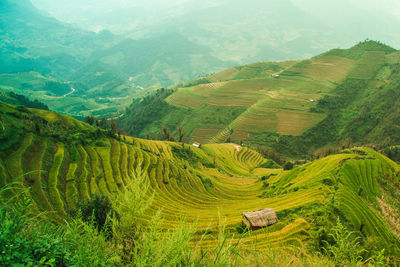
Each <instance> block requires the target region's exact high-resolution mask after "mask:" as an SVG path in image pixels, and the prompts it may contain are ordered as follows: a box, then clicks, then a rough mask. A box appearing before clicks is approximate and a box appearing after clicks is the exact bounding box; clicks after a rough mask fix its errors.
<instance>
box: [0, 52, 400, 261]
mask: <svg viewBox="0 0 400 267" xmlns="http://www.w3.org/2000/svg"><path fill="white" fill-rule="evenodd" d="M329 58H330V59H332V58H331V57H329ZM342 61H343V62H342V64H344V65H346V66H348V65H351V64H353V63H354V62H352V63H351V62H350V61H348V60H342ZM235 73H236V72H235ZM226 75H228V74H226ZM229 75H238V74H237V73H236V74H232V73H231V74H229ZM338 77H339V78H340V77H343V74H337V75H335V77H333V78H332V79H336V78H337V79H338ZM290 79H291V78H289V77H288V78H283V79H282V80H279V84H282V83H285V82H288V81H289V80H290ZM271 83H276V82H275V80H272V79H271ZM317 83H318V82H317ZM276 86H278V87H279V86H280V85H278V84H277V85H276ZM222 87H223V85H222V86H221V88H222ZM185 90H186V89H185ZM191 90H192V89H191ZM193 90H194V89H193ZM221 90H222V89H221ZM186 92H189V91H187V90H186ZM285 92H287V91H285ZM281 93H283V92H281ZM310 97H311V96H310ZM313 97H314V96H313ZM172 99H175V100H174V101H178V99H179V97H177V98H172ZM172 99H170V100H171V101H172ZM272 99H273V97H271V98H268V99H263V100H262V101H264V100H265V101H272ZM275 99H276V98H275ZM207 101H209V100H207ZM252 101H253V100H252ZM175 103H177V102H175ZM0 118H1V122H2V125H1V126H2V128H1V129H0V130H1V132H0V151H1V154H0V155H1V156H0V186H1V187H3V188H4V187H5V186H7V185H10V184H14V183H16V182H18V183H17V187H16V188H15V189H13V190H12V191H11V192H12V194H17V193H16V192H17V191H18V190H22V188H27V189H29V191H28V192H29V197H30V198H31V199H32V200H33V202H32V206H31V211H32V212H33V214H46V215H44V216H49V218H51V219H52V220H53V221H55V222H58V223H62V222H63V221H64V220H68V218H71V217H73V216H74V215H73V214H76V212H77V210H78V209H79V207H81V204H82V203H85V202H87V201H89V200H90V199H91V198H94V197H95V196H96V195H97V196H100V195H102V196H107V197H108V198H109V199H110V200H111V202H113V201H114V202H118V201H121V198H119V196H121V195H122V196H123V195H124V194H125V193H126V192H127V190H128V189H127V188H129V187H130V185H131V184H132V183H133V184H135V181H137V180H138V179H139V180H140V179H142V181H143V184H142V185H138V186H140V188H144V189H143V190H142V193H144V194H143V195H141V199H142V200H143V201H144V200H146V199H147V200H150V199H152V201H151V202H150V201H149V202H148V205H149V207H148V208H147V209H146V210H145V211H144V212H143V214H142V215H141V218H140V220H144V221H152V222H154V221H153V220H154V216H155V214H158V215H157V216H161V217H162V218H163V220H162V221H161V225H160V227H161V229H163V230H162V233H164V234H166V233H168V231H172V230H173V229H175V228H177V227H179V226H180V225H181V224H182V221H185V223H187V224H189V225H192V226H193V227H194V234H193V235H192V236H191V238H190V242H189V243H188V246H189V247H192V248H193V249H197V251H201V252H199V253H201V255H203V252H204V251H207V250H209V251H215V249H217V251H219V252H221V251H222V250H223V248H224V247H226V246H230V247H234V248H235V249H237V250H239V251H253V252H254V251H258V252H260V253H261V254H262V253H263V251H270V250H271V249H272V250H276V251H297V250H299V249H300V250H304V249H306V250H308V251H313V252H317V251H319V252H320V253H323V255H325V256H321V257H328V256H329V255H330V254H329V252H328V251H330V250H329V248H330V246H333V245H334V244H335V242H334V240H333V239H332V236H331V235H330V232H329V231H330V229H331V228H334V227H335V225H337V220H338V218H339V220H340V222H341V224H340V225H342V224H343V225H344V226H345V227H346V229H350V230H351V231H353V234H354V235H355V236H357V238H358V240H360V242H361V244H362V246H363V248H365V251H364V252H362V253H361V254H360V255H359V256H360V257H362V259H363V261H365V260H367V259H369V260H368V262H369V263H373V262H374V260H376V259H377V257H375V256H374V255H375V254H373V253H377V252H382V253H383V254H382V255H384V256H386V257H387V259H389V260H388V261H390V263H391V264H399V263H400V258H399V255H400V239H399V237H400V229H399V227H398V225H399V222H400V219H399V210H400V204H399V196H400V192H399V187H398V186H399V177H400V166H399V165H398V164H397V163H395V162H393V161H392V160H390V159H388V158H387V157H385V156H383V155H382V154H380V153H378V152H375V151H374V150H372V149H368V148H362V147H360V148H353V149H347V150H343V151H341V152H340V153H338V154H333V155H330V156H328V157H325V158H321V159H318V160H316V161H313V162H309V163H306V164H304V165H300V166H296V167H295V168H294V169H292V170H286V171H284V170H282V169H268V168H265V166H267V165H268V164H266V163H267V162H269V161H270V160H268V159H265V158H263V157H262V156H261V155H260V154H259V153H257V152H255V151H253V150H251V149H248V148H246V147H240V146H238V145H235V144H231V143H225V144H206V145H202V146H201V147H200V148H196V147H193V146H192V145H189V144H183V143H175V142H167V141H151V140H144V139H139V138H132V137H129V136H120V137H118V136H117V135H114V134H112V133H110V132H109V131H106V130H102V129H100V128H97V127H93V126H90V125H88V124H86V123H83V122H80V121H77V120H75V119H72V118H69V117H66V116H63V115H59V114H57V113H52V112H49V111H44V110H36V109H26V108H23V107H16V106H12V105H8V104H4V103H1V102H0ZM140 177H142V178H140ZM22 185H23V186H22ZM132 199H133V198H132ZM128 201H129V199H128ZM132 205H134V203H133V204H132ZM137 208H138V207H137ZM262 208H273V209H274V210H275V211H276V214H277V217H278V219H279V221H278V223H276V224H274V225H271V226H269V227H266V228H262V229H258V230H252V231H247V229H244V228H243V226H242V224H241V222H242V215H241V214H242V213H243V212H246V211H256V210H259V209H262ZM159 212H160V213H159ZM124 215H125V213H120V214H119V216H120V217H121V221H122V220H123V218H124ZM221 233H223V234H224V236H225V237H226V239H224V240H223V241H221V238H220V235H221ZM226 240H227V241H226ZM324 248H325V251H324ZM248 253H250V252H248ZM324 253H325V254H324ZM178 254H179V253H178ZM210 255H211V254H210ZM219 255H220V254H219V253H218V252H217V256H216V259H215V261H214V264H217V263H218V262H219V261H218V260H217V259H218V257H219ZM382 255H381V256H382ZM207 257H208V256H204V255H203V256H202V257H201V258H202V259H203V260H205V259H206V258H207ZM321 261H322V259H321ZM327 261H328V262H326V263H322V262H319V264H321V266H323V265H325V264H328V265H329V264H331V265H332V264H333V265H334V261H330V260H329V259H327ZM199 262H200V263H201V260H200V261H199ZM228 262H229V261H228ZM336 262H340V260H339V261H336ZM344 262H345V261H344ZM368 262H366V263H365V264H368ZM180 264H183V265H185V263H182V262H181V263H180ZM201 264H204V262H203V263H201ZM230 264H234V263H233V262H230ZM310 264H312V263H310ZM173 265H179V264H176V263H175V264H173ZM217 265H218V264H217Z"/></svg>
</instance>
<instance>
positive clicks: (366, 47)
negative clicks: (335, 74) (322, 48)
mask: <svg viewBox="0 0 400 267" xmlns="http://www.w3.org/2000/svg"><path fill="white" fill-rule="evenodd" d="M366 51H382V52H384V53H385V54H389V53H391V52H395V51H396V50H395V49H394V48H392V47H390V46H388V45H386V44H384V43H381V42H379V41H373V40H365V41H363V42H359V43H358V44H357V45H355V46H353V47H352V48H350V49H333V50H331V51H329V52H327V53H325V55H333V56H341V57H346V58H350V59H356V60H357V59H361V57H362V56H363V55H364V53H365V52H366Z"/></svg>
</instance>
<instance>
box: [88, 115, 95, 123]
mask: <svg viewBox="0 0 400 267" xmlns="http://www.w3.org/2000/svg"><path fill="white" fill-rule="evenodd" d="M86 122H87V123H89V124H90V125H93V124H94V123H95V122H96V118H95V117H93V116H87V117H86Z"/></svg>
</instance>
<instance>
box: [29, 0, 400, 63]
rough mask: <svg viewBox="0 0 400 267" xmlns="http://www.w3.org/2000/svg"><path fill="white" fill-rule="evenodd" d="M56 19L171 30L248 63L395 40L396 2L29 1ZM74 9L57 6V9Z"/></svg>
mask: <svg viewBox="0 0 400 267" xmlns="http://www.w3.org/2000/svg"><path fill="white" fill-rule="evenodd" d="M34 2H35V4H36V5H37V6H39V7H41V8H43V9H45V10H48V11H49V12H51V13H52V14H54V15H55V16H56V17H58V18H60V19H61V20H63V21H64V20H65V21H70V22H72V21H73V22H74V23H76V24H77V25H81V26H82V27H87V28H90V29H110V30H112V31H115V32H118V33H121V34H125V35H126V34H129V36H131V37H133V38H134V39H142V38H143V37H146V38H151V37H154V36H157V35H162V34H165V32H169V31H171V29H173V31H175V32H176V31H177V32H178V33H180V34H182V35H183V36H184V37H186V38H188V39H190V40H191V41H193V42H194V43H196V44H197V45H202V46H205V47H207V48H208V49H210V50H211V51H212V52H213V54H212V55H213V56H215V57H217V58H218V59H220V60H223V61H226V60H228V61H234V62H235V65H237V64H248V63H250V62H254V61H282V60H286V59H303V58H309V57H311V56H314V55H316V54H319V53H322V52H324V51H327V50H329V49H332V48H336V47H349V46H351V45H352V44H354V43H356V42H357V41H359V40H364V39H366V38H372V39H376V40H382V41H384V42H385V43H389V44H391V45H392V46H396V45H397V44H398V43H399V42H400V36H399V35H398V31H397V30H396V29H397V28H399V27H400V20H399V19H398V17H399V16H398V12H399V10H400V5H399V4H398V3H397V2H396V1H394V0H387V1H385V2H384V4H382V3H379V2H376V1H358V0H337V1H332V0H331V1H317V0H307V1H304V0H283V1H265V0H264V1H262V0H250V1H236V0H205V1H201V3H200V2H198V1H195V0H184V1H172V0H165V1H162V2H160V1H156V0H146V1H144V0H137V1H124V0H115V1H113V2H112V4H111V3H110V2H109V1H106V0H98V1H94V0H84V1H76V0H74V1H68V2H64V3H59V2H55V1H51V0H34ZM77 5H79V6H80V9H79V10H78V11H76V12H60V10H61V8H65V9H66V10H74V9H75V7H76V6H77Z"/></svg>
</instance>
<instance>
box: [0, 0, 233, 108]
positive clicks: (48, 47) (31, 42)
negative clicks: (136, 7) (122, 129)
mask: <svg viewBox="0 0 400 267" xmlns="http://www.w3.org/2000/svg"><path fill="white" fill-rule="evenodd" d="M1 10H2V12H1V14H0V30H1V31H0V39H1V40H2V41H1V43H0V88H1V89H2V90H5V91H10V90H12V91H15V92H17V93H21V94H25V95H28V96H33V97H35V98H38V99H40V100H42V101H43V102H45V103H46V104H48V105H49V106H50V108H51V109H53V110H55V111H58V112H63V113H67V114H71V115H80V116H86V115H89V114H94V115H102V116H104V115H106V116H112V115H116V114H117V113H118V110H119V109H120V108H121V107H122V106H124V105H125V104H127V103H129V102H130V101H131V99H132V97H133V94H134V93H135V92H137V91H140V90H141V89H143V88H144V87H148V86H168V85H171V84H174V83H177V82H179V81H182V80H187V79H193V78H196V77H198V76H201V75H204V74H206V73H210V72H214V71H217V70H219V69H222V68H225V67H227V66H230V65H231V64H232V63H226V62H223V61H221V60H218V59H217V58H215V57H213V56H211V52H210V50H209V49H208V48H206V47H203V46H201V45H198V44H196V43H193V42H191V41H189V40H188V39H187V38H185V37H183V36H182V35H180V34H177V33H166V34H163V35H160V36H155V37H151V38H148V39H143V40H133V39H129V38H124V37H121V36H116V35H113V34H112V33H110V32H109V31H101V32H99V33H94V32H90V31H86V30H81V29H78V28H75V27H73V26H71V25H68V24H65V23H61V22H59V21H57V20H56V19H54V18H52V17H50V16H49V15H48V14H46V13H44V12H42V11H39V10H38V9H37V8H36V7H34V6H33V5H32V4H31V2H30V1H29V0H25V1H15V0H7V1H2V3H1ZM22 73H25V74H22ZM22 76H24V77H22ZM54 82H56V83H58V85H57V87H58V88H59V87H60V84H63V83H68V84H69V86H66V85H62V86H63V87H65V90H64V91H63V92H62V93H60V94H59V95H57V94H56V95H55V96H56V98H49V97H48V95H52V91H54V89H53V88H51V87H48V86H47V87H45V86H44V85H46V84H47V85H48V84H52V85H56V83H54ZM62 86H61V87H62ZM67 87H71V88H67ZM64 95H65V96H64Z"/></svg>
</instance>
